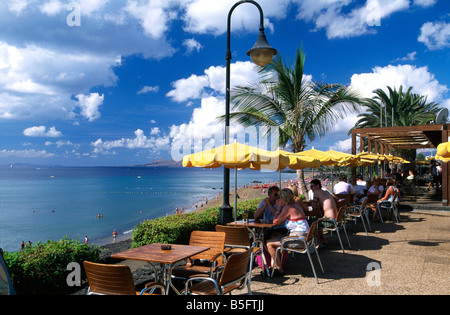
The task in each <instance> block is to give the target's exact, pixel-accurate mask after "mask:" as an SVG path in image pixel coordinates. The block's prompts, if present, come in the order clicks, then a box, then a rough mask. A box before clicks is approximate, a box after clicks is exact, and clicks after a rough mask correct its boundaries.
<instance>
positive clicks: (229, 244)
mask: <svg viewBox="0 0 450 315" xmlns="http://www.w3.org/2000/svg"><path fill="white" fill-rule="evenodd" d="M216 231H217V232H224V233H225V249H224V251H225V254H234V253H242V252H245V251H247V249H249V248H250V247H252V244H250V235H249V232H248V229H247V228H246V227H245V226H227V225H216Z"/></svg>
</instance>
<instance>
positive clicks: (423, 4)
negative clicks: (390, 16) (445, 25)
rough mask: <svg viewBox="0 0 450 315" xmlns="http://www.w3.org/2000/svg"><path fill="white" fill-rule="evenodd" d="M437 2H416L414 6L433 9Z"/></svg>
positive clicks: (434, 0)
mask: <svg viewBox="0 0 450 315" xmlns="http://www.w3.org/2000/svg"><path fill="white" fill-rule="evenodd" d="M436 2H437V0H414V5H417V6H420V7H432V6H434V5H435V4H436Z"/></svg>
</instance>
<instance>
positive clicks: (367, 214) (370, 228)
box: [365, 210, 372, 232]
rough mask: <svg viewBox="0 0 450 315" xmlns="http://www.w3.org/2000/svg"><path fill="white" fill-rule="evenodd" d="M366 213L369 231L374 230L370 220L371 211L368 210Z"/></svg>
mask: <svg viewBox="0 0 450 315" xmlns="http://www.w3.org/2000/svg"><path fill="white" fill-rule="evenodd" d="M365 214H366V220H367V224H368V225H369V231H370V232H372V227H371V226H370V221H369V211H368V210H366V211H365Z"/></svg>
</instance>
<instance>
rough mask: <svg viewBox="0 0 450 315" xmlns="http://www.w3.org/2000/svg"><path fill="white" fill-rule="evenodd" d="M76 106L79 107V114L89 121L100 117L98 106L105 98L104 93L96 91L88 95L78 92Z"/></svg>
mask: <svg viewBox="0 0 450 315" xmlns="http://www.w3.org/2000/svg"><path fill="white" fill-rule="evenodd" d="M76 98H77V99H78V106H79V107H80V108H81V115H82V116H83V117H85V118H86V119H88V120H89V121H94V120H96V119H98V118H100V116H101V114H100V111H99V107H100V106H101V105H102V104H103V101H104V100H105V96H104V95H100V94H98V93H91V94H89V95H83V94H78V95H77V96H76Z"/></svg>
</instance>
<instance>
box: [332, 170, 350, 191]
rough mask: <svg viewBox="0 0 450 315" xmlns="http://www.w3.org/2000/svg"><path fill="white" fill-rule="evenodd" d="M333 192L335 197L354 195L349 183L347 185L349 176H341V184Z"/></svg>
mask: <svg viewBox="0 0 450 315" xmlns="http://www.w3.org/2000/svg"><path fill="white" fill-rule="evenodd" d="M333 192H334V194H335V195H340V194H351V193H352V187H351V185H350V184H349V183H347V176H345V175H340V176H339V182H338V183H337V184H336V185H334V189H333Z"/></svg>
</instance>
